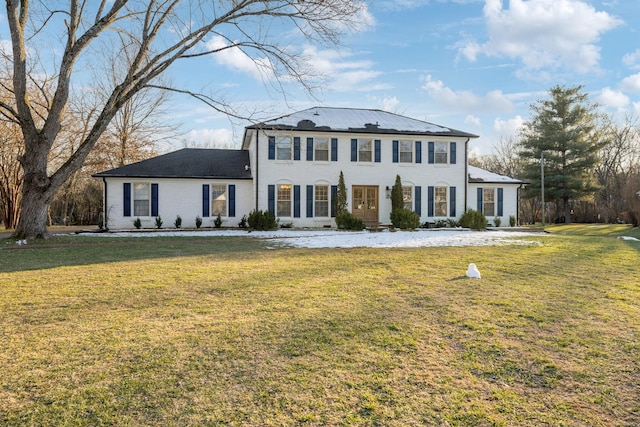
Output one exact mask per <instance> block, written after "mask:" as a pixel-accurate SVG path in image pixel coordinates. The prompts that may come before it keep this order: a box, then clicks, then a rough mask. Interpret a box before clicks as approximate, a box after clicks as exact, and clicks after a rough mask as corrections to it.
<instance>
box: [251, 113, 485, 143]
mask: <svg viewBox="0 0 640 427" xmlns="http://www.w3.org/2000/svg"><path fill="white" fill-rule="evenodd" d="M247 129H262V130H295V131H325V132H350V133H373V134H410V135H432V136H454V137H464V138H477V137H478V136H477V135H473V134H470V133H466V132H462V131H459V130H456V129H451V128H447V127H444V126H439V125H435V124H433V123H429V122H425V121H422V120H416V119H412V118H410V117H405V116H401V115H398V114H394V113H389V112H387V111H382V110H367V109H360V108H331V107H313V108H309V109H307V110H302V111H298V112H296V113H292V114H288V115H286V116H282V117H278V118H275V119H271V120H267V121H266V122H262V123H258V124H255V125H252V126H248V127H247Z"/></svg>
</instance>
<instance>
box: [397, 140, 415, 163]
mask: <svg viewBox="0 0 640 427" xmlns="http://www.w3.org/2000/svg"><path fill="white" fill-rule="evenodd" d="M398 148H399V160H400V163H413V141H400V142H399V143H398Z"/></svg>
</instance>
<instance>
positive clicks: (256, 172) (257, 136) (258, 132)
mask: <svg viewBox="0 0 640 427" xmlns="http://www.w3.org/2000/svg"><path fill="white" fill-rule="evenodd" d="M259 141H260V130H258V129H256V153H255V156H256V168H255V177H254V181H255V187H254V190H253V191H255V193H256V207H255V210H256V212H257V211H258V193H259V191H258V190H259V188H260V185H259V184H260V174H259V173H258V172H259V170H260V167H259V166H260V164H259V160H258V159H259V158H260V150H259V146H258V144H259ZM251 171H252V172H254V171H253V169H252V170H251Z"/></svg>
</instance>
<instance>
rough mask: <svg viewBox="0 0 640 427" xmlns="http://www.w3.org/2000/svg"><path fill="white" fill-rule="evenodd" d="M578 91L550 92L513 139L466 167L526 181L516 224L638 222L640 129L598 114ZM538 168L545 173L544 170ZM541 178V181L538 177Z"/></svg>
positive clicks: (558, 89) (631, 121)
mask: <svg viewBox="0 0 640 427" xmlns="http://www.w3.org/2000/svg"><path fill="white" fill-rule="evenodd" d="M582 89H583V88H582V86H575V87H568V88H567V87H562V86H556V87H553V88H552V89H550V90H549V97H548V98H547V99H544V100H540V101H537V102H536V103H535V104H533V105H531V112H532V116H531V119H530V121H528V122H526V123H525V124H524V126H523V128H522V129H521V131H520V132H519V133H518V134H517V135H516V136H514V137H512V138H509V139H502V140H500V141H499V142H498V143H497V144H496V145H495V146H494V147H493V151H492V154H489V155H483V156H478V157H472V158H470V159H469V162H470V164H473V165H475V166H479V167H482V168H484V169H488V170H490V171H492V172H495V173H499V174H503V175H507V176H511V177H517V178H520V179H523V180H524V181H527V182H528V184H527V186H526V188H525V189H523V190H522V191H521V200H520V218H522V220H523V221H524V222H527V223H534V222H540V221H541V220H542V195H543V187H542V183H543V179H542V178H543V176H544V200H545V208H544V213H545V218H544V220H545V222H546V223H552V222H603V223H613V222H625V223H630V224H633V225H634V226H637V225H638V222H639V221H640V195H639V194H638V193H639V192H640V128H639V127H638V121H637V119H636V118H631V117H628V118H627V119H626V121H625V123H624V124H617V123H615V122H614V120H613V119H612V118H611V117H610V116H608V115H606V114H603V113H601V112H599V109H598V108H599V106H598V105H597V104H593V103H591V102H590V101H589V99H588V96H587V95H586V94H585V93H583V92H582ZM543 165H544V169H543V167H542V166H543ZM543 173H544V175H543Z"/></svg>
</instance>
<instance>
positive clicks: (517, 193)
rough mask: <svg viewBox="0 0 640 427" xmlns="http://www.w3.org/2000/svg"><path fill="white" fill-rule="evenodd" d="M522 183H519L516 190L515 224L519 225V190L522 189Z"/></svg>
mask: <svg viewBox="0 0 640 427" xmlns="http://www.w3.org/2000/svg"><path fill="white" fill-rule="evenodd" d="M522 188H523V184H520V186H519V187H518V190H517V191H516V225H517V226H520V190H522Z"/></svg>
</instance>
